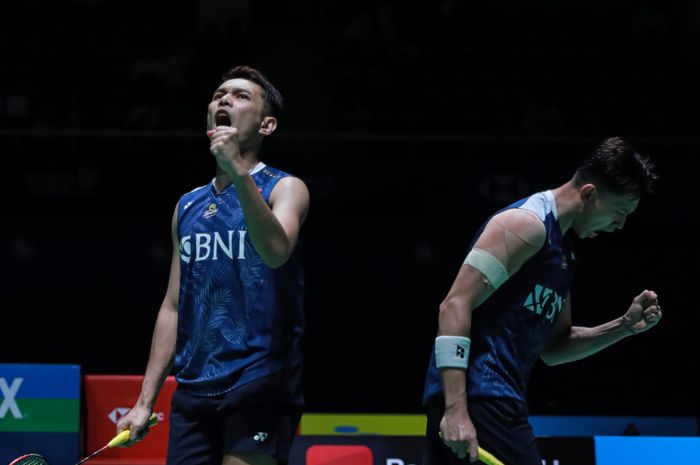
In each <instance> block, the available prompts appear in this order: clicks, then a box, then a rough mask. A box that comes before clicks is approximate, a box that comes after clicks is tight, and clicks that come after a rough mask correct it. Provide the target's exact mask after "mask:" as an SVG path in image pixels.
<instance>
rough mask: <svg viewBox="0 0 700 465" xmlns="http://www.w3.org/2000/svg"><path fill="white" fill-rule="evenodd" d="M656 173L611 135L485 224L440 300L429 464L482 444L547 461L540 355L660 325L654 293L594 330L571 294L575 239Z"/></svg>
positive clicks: (611, 216) (458, 459)
mask: <svg viewBox="0 0 700 465" xmlns="http://www.w3.org/2000/svg"><path fill="white" fill-rule="evenodd" d="M655 179H656V175H655V174H654V173H652V166H651V164H650V163H649V162H648V161H647V160H646V159H645V158H642V157H641V156H640V155H639V154H637V153H636V152H635V150H634V149H633V148H632V147H631V146H630V145H629V144H628V143H626V142H625V141H623V140H622V139H620V138H617V137H614V138H609V139H607V140H605V141H604V142H603V143H602V144H601V145H600V146H598V147H597V149H596V150H595V151H594V152H593V154H591V155H590V156H589V157H588V158H586V159H585V160H584V161H583V162H582V163H581V165H580V166H579V168H578V169H577V171H576V173H575V174H574V176H573V178H572V179H571V180H569V181H568V182H566V183H565V184H563V185H561V186H559V187H558V188H556V189H553V190H548V191H545V192H539V193H536V194H534V195H531V196H529V197H527V198H525V199H522V200H520V201H518V202H516V203H514V204H512V205H510V206H508V207H506V208H505V209H503V210H501V211H499V212H497V213H496V214H494V215H493V216H491V217H490V218H489V219H488V220H487V221H486V222H485V223H484V225H483V226H482V227H481V229H480V230H479V231H478V232H477V234H476V236H475V238H474V241H473V242H472V245H471V247H470V248H469V252H468V255H467V257H466V260H465V262H464V264H463V265H462V267H461V269H460V270H459V273H458V274H457V277H456V279H455V281H454V283H453V285H452V288H451V289H450V291H449V293H448V294H447V297H446V298H445V300H444V301H443V302H442V304H441V305H440V313H439V334H438V337H437V338H436V340H435V345H434V354H433V356H432V357H431V360H430V366H429V368H428V373H427V377H426V383H425V392H424V405H425V407H426V411H427V414H428V428H427V433H426V434H427V447H426V457H425V461H424V465H438V464H439V465H444V464H463V463H466V462H467V460H468V459H469V460H471V461H476V460H477V453H478V447H479V446H481V447H483V448H484V449H486V450H487V451H489V452H491V453H492V454H493V455H494V456H495V457H497V458H498V459H500V460H501V461H503V462H504V463H505V464H506V465H541V464H542V460H541V458H540V456H539V453H538V451H537V447H536V444H535V437H534V435H533V432H532V428H531V427H530V425H529V423H528V412H527V403H526V387H527V383H528V379H529V374H530V370H531V368H532V366H533V365H534V363H535V361H536V360H537V358H538V357H539V358H541V359H542V360H543V361H544V362H545V363H546V364H548V365H556V364H560V363H566V362H572V361H574V360H579V359H582V358H584V357H588V356H589V355H592V354H594V353H596V352H598V351H600V350H602V349H604V348H606V347H608V346H610V345H612V344H614V343H616V342H618V341H620V340H621V339H623V338H625V337H628V336H632V335H636V334H640V333H643V332H644V331H647V330H648V329H650V328H652V327H653V326H654V325H656V324H657V323H658V322H659V320H660V319H661V309H660V307H659V303H658V298H657V295H656V293H655V292H653V291H650V290H645V291H642V292H641V293H640V294H639V295H638V296H636V297H634V299H632V303H631V305H630V307H629V308H628V309H627V311H626V312H620V313H621V314H622V316H620V317H618V318H615V319H614V320H612V321H609V322H607V323H604V324H601V325H600V326H596V327H593V328H584V327H578V326H572V322H571V308H572V304H571V299H570V297H569V288H570V286H571V280H572V275H573V268H574V253H573V251H572V248H571V244H570V241H569V236H570V235H571V234H574V235H576V236H578V237H580V238H593V237H595V236H597V235H598V234H599V233H601V232H612V231H614V230H616V229H622V227H623V226H624V224H625V220H626V218H627V216H628V215H629V214H631V213H632V212H633V211H634V210H635V209H636V208H637V205H638V204H639V200H640V197H641V196H642V195H643V194H647V193H649V192H650V191H651V186H652V183H653V181H654V180H655Z"/></svg>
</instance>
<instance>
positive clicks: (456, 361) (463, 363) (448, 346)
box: [435, 336, 472, 370]
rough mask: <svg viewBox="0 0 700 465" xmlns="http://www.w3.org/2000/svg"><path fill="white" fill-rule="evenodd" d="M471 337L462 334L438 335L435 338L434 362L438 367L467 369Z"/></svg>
mask: <svg viewBox="0 0 700 465" xmlns="http://www.w3.org/2000/svg"><path fill="white" fill-rule="evenodd" d="M471 342H472V341H471V339H469V338H468V337H464V336H438V337H436V338H435V362H436V363H437V367H438V368H461V369H463V370H466V369H467V366H468V365H469V347H470V345H471Z"/></svg>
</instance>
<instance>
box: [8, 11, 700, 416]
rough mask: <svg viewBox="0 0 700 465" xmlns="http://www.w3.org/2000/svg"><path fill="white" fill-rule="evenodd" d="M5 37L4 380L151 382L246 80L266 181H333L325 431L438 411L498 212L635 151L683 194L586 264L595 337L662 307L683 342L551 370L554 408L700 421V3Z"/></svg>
mask: <svg viewBox="0 0 700 465" xmlns="http://www.w3.org/2000/svg"><path fill="white" fill-rule="evenodd" d="M2 9H3V10H5V11H4V12H3V13H2V14H0V17H1V18H2V20H1V21H2V27H0V39H1V40H0V57H1V58H0V153H2V168H1V170H2V171H1V173H2V182H1V183H0V185H1V186H2V191H1V192H2V201H3V204H4V206H5V208H4V213H3V221H2V224H3V225H4V226H3V227H2V230H1V231H0V251H1V253H0V256H1V257H2V258H3V263H2V266H1V268H0V269H1V270H2V274H1V275H0V278H1V281H0V286H1V287H0V290H1V291H2V296H3V298H2V301H1V302H2V304H0V305H1V307H0V308H2V320H1V322H0V362H42V363H53V362H55V363H79V364H80V365H82V367H83V371H84V372H85V373H136V374H140V373H142V372H143V370H144V369H145V364H146V360H147V357H148V350H149V346H150V337H151V331H152V329H153V325H154V322H155V316H156V312H157V309H158V307H159V305H160V302H161V300H162V298H163V295H164V292H165V285H166V281H167V274H168V266H169V258H170V254H171V246H170V241H169V223H170V218H171V215H172V210H173V207H174V205H175V203H176V201H177V200H178V198H179V196H180V195H181V194H183V193H184V192H187V191H189V190H190V189H192V188H193V187H195V186H199V185H202V184H205V183H207V182H208V181H209V180H210V179H211V178H212V177H213V175H214V168H215V164H214V160H213V157H212V156H211V155H210V154H209V152H208V141H207V138H206V136H205V133H204V132H205V114H206V105H207V102H208V101H209V99H210V97H211V94H212V92H213V90H214V89H215V88H216V86H217V85H218V84H219V77H220V76H221V74H223V73H224V72H225V71H226V70H227V69H229V68H231V67H232V66H234V65H237V64H248V65H251V66H254V67H257V68H259V69H260V70H262V71H263V72H264V73H265V74H267V75H268V76H269V77H270V79H271V80H272V81H273V82H274V83H275V84H276V85H277V87H278V88H279V89H280V90H281V92H282V94H283V95H284V96H285V99H286V112H285V114H284V115H283V118H282V119H281V122H280V127H279V130H278V132H277V133H276V134H275V135H273V137H272V138H270V139H269V140H268V141H267V142H266V143H265V145H264V147H263V153H262V155H263V159H264V160H265V161H266V162H268V163H269V164H272V165H274V166H277V167H279V168H282V169H284V170H286V171H290V172H292V173H294V174H296V175H298V176H300V177H301V178H302V179H304V180H305V181H306V183H307V184H308V186H309V188H310V191H311V194H312V208H311V212H310V215H309V217H308V221H307V223H306V225H305V226H304V233H303V234H304V235H303V241H302V243H301V247H302V251H303V256H304V261H305V265H306V281H307V293H306V302H307V305H306V309H307V311H306V315H307V324H308V326H307V332H306V337H305V340H304V350H305V354H306V361H307V362H306V370H305V393H306V399H307V406H308V411H315V412H420V411H421V406H420V399H421V394H422V388H423V378H424V374H425V368H426V365H427V360H428V357H429V355H430V350H431V346H432V341H433V338H434V336H435V332H436V329H437V311H438V305H439V303H440V301H441V300H442V298H443V297H444V296H445V294H446V292H447V291H448V289H449V287H450V285H451V284H452V281H453V279H454V276H455V275H456V273H457V271H458V269H459V266H460V264H461V263H462V261H463V259H464V256H465V252H466V249H467V246H468V245H469V242H470V241H471V238H472V234H473V233H474V231H475V230H476V228H477V227H478V226H479V224H480V223H481V222H482V221H483V220H484V218H485V217H486V216H487V215H488V214H490V213H491V212H492V211H494V210H495V209H497V208H500V207H502V206H504V205H505V204H507V203H509V202H511V201H512V200H515V199H517V198H520V197H522V196H524V195H527V194H529V193H531V192H534V191H536V190H542V189H547V188H551V187H556V186H558V185H559V184H561V183H563V182H565V181H566V180H568V178H569V177H570V175H571V174H572V173H573V170H574V169H575V167H576V164H577V162H578V161H579V160H580V159H581V158H582V157H584V156H585V155H587V154H588V153H589V152H590V151H591V150H592V149H593V148H594V147H595V146H596V145H597V144H598V143H600V142H601V141H602V140H603V139H604V138H606V137H609V136H613V135H619V136H622V137H625V138H627V139H629V141H630V142H632V143H633V145H635V146H636V147H637V149H638V150H639V151H640V152H641V153H643V154H646V155H648V156H650V157H652V158H653V159H654V160H655V161H656V164H657V166H658V169H659V172H660V173H661V175H662V180H661V183H660V184H659V186H658V192H657V193H656V194H655V195H654V196H652V197H650V198H648V199H645V200H643V202H642V204H641V206H640V208H639V210H638V213H635V214H634V215H632V217H631V218H630V219H629V221H628V224H627V227H626V228H625V230H623V231H621V232H618V233H616V234H613V235H604V236H602V237H599V238H597V239H595V240H591V241H579V242H578V243H577V247H578V248H577V257H578V259H579V269H578V275H577V280H576V282H575V285H574V288H573V290H572V302H573V311H574V324H577V325H595V324H598V323H602V322H605V321H608V320H610V319H612V318H614V317H617V316H620V315H621V314H622V313H623V312H624V311H625V310H626V309H627V307H628V305H629V303H630V301H631V299H632V298H633V297H634V296H635V295H637V294H638V293H639V292H641V291H642V290H643V289H646V288H648V289H654V290H656V291H657V292H658V293H659V295H660V301H661V302H662V304H663V306H664V318H663V321H662V322H661V324H660V325H659V326H658V327H657V328H656V329H654V330H653V331H650V332H649V333H646V334H644V335H641V336H639V337H635V338H627V339H625V340H624V341H622V342H621V343H619V344H617V345H616V346H614V347H613V348H611V349H608V350H606V351H604V352H602V353H600V354H598V355H596V356H593V357H591V358H588V359H586V360H584V361H581V362H578V363H574V364H569V365H564V366H560V367H553V368H552V367H546V366H544V365H541V364H540V365H538V366H537V367H536V368H535V370H534V372H533V377H532V382H531V386H530V406H531V413H535V414H560V413H561V414H580V415H592V414H624V415H672V416H673V415H682V416H686V415H691V416H699V415H700V403H699V402H698V392H699V391H700V389H699V388H700V382H698V381H697V367H698V356H699V355H700V350H699V349H698V336H697V332H698V326H699V323H700V318H699V317H698V314H697V310H698V308H697V303H696V301H697V297H696V296H697V287H696V285H697V284H696V276H695V273H696V263H697V260H698V258H699V257H698V255H699V254H698V245H697V244H698V239H697V233H698V208H697V206H696V200H695V199H694V195H695V188H696V187H697V182H698V168H699V167H700V162H698V161H697V156H698V152H700V138H699V137H698V135H697V127H698V104H699V103H700V99H699V98H698V82H699V81H698V77H699V76H698V72H697V71H696V69H697V64H698V61H699V58H700V5H698V4H697V2H694V1H692V0H685V1H665V2H650V1H620V0H585V1H584V0H577V1H567V2H559V1H554V0H546V1H545V0H533V1H522V0H521V1H518V0H491V1H486V0H479V1H469V2H464V1H457V0H454V1H451V0H435V1H422V2H415V1H406V2H403V1H381V0H376V1H370V2H362V1H360V2H358V1H340V0H339V1H321V0H295V1H291V0H289V1H272V0H256V1H253V0H200V1H186V2H179V3H178V2H162V1H152V2H138V3H135V2H123V1H122V2H117V1H113V0H73V1H54V2H49V1H46V2H40V1H32V0H25V1H24V2H13V6H12V11H10V10H9V7H8V6H3V7H2Z"/></svg>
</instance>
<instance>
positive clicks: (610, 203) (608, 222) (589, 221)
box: [574, 189, 639, 239]
mask: <svg viewBox="0 0 700 465" xmlns="http://www.w3.org/2000/svg"><path fill="white" fill-rule="evenodd" d="M638 205H639V197H637V196H636V195H633V194H614V193H612V192H608V191H603V190H601V189H595V190H594V192H593V193H592V194H590V197H589V198H584V208H583V212H582V214H581V216H580V217H579V219H578V220H577V221H576V222H575V223H574V231H575V232H576V235H577V236H578V237H580V238H582V239H586V238H593V237H596V236H597V235H598V234H600V233H601V232H612V231H615V230H616V229H622V228H623V227H624V226H625V221H626V220H627V215H629V214H630V213H632V212H633V211H635V210H636V209H637V206H638Z"/></svg>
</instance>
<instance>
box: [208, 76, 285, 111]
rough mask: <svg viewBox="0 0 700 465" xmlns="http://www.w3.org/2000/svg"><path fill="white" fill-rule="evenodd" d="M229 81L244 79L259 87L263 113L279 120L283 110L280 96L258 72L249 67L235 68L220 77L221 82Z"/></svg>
mask: <svg viewBox="0 0 700 465" xmlns="http://www.w3.org/2000/svg"><path fill="white" fill-rule="evenodd" d="M229 79H246V80H248V81H251V82H254V83H256V84H257V85H259V86H260V87H261V88H262V97H263V99H264V100H265V112H266V113H267V114H269V115H270V116H274V117H275V118H278V119H279V117H280V115H281V114H282V109H283V106H282V94H280V93H279V91H278V90H277V89H276V88H275V86H273V85H272V83H271V82H270V81H269V80H268V79H267V78H266V77H265V76H264V75H263V74H262V73H261V72H260V71H258V70H257V69H255V68H251V67H250V66H236V67H235V68H231V69H230V70H228V71H227V72H226V73H225V74H224V75H223V76H221V82H226V81H228V80H229Z"/></svg>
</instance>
